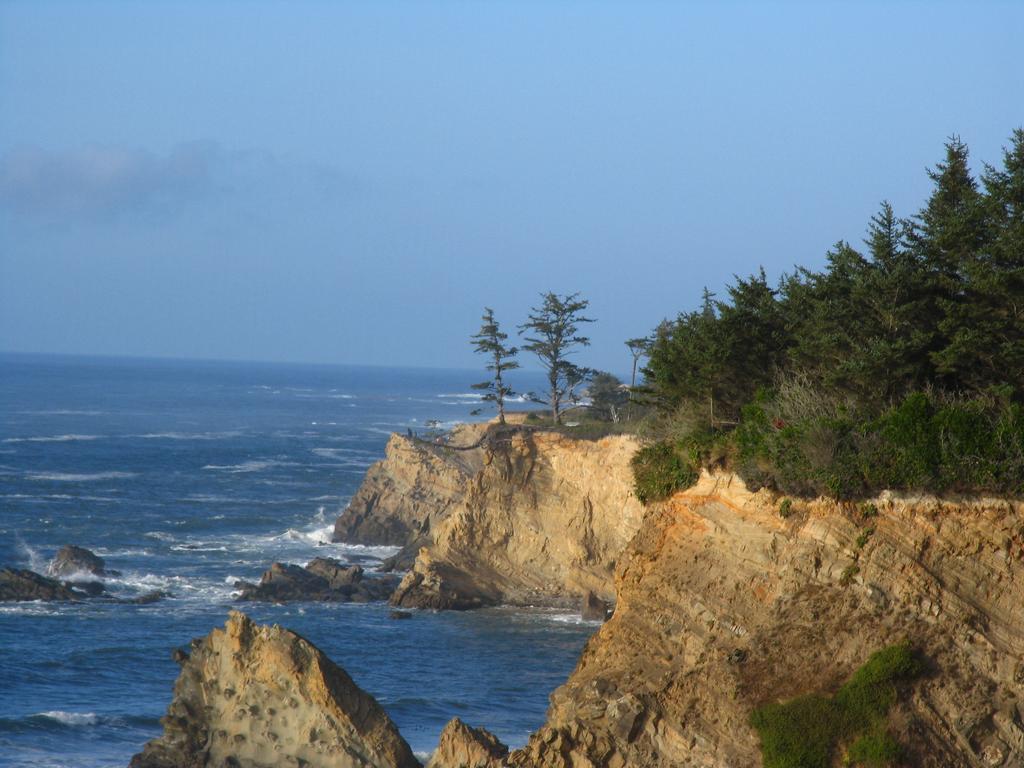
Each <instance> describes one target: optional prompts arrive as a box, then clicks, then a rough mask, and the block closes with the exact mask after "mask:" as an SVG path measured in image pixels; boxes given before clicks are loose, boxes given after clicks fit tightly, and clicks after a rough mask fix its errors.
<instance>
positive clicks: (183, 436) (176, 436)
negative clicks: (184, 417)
mask: <svg viewBox="0 0 1024 768" xmlns="http://www.w3.org/2000/svg"><path fill="white" fill-rule="evenodd" d="M244 434H245V433H244V432H242V431H241V430H238V429H229V430H227V431H225V432H147V433H146V434H143V435H129V437H137V438H140V439H142V440H228V439H230V438H232V437H241V436H242V435H244Z"/></svg>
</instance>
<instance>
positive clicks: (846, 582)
mask: <svg viewBox="0 0 1024 768" xmlns="http://www.w3.org/2000/svg"><path fill="white" fill-rule="evenodd" d="M858 573H860V566H859V565H857V564H856V563H855V564H853V565H848V566H846V567H845V568H844V569H843V572H842V573H841V574H839V583H840V584H841V585H842V586H844V587H848V586H850V585H851V584H852V583H853V580H854V578H856V576H857V574H858Z"/></svg>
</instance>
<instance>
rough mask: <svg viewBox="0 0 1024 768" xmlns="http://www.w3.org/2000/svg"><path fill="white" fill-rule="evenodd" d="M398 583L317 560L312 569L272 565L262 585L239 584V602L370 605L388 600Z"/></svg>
mask: <svg viewBox="0 0 1024 768" xmlns="http://www.w3.org/2000/svg"><path fill="white" fill-rule="evenodd" d="M397 583H398V579H397V578H396V577H393V576H388V577H381V578H373V579H364V578H363V569H362V568H360V567H359V566H357V565H355V566H348V567H345V566H342V565H341V564H340V563H338V561H337V560H332V559H330V558H320V557H318V558H316V559H315V560H313V561H312V562H311V563H310V564H309V567H306V568H303V567H302V566H301V565H293V564H291V563H272V564H271V566H270V568H269V569H268V570H267V571H265V572H264V573H263V576H262V577H261V578H260V582H259V584H252V583H250V582H246V581H239V582H236V584H235V586H236V588H238V589H239V590H240V592H241V594H240V595H239V597H238V599H239V600H247V601H258V602H272V603H288V602H333V603H349V602H356V603H367V602H371V601H373V600H386V599H387V598H388V596H389V595H390V594H391V592H392V591H393V590H394V588H395V586H396V584H397Z"/></svg>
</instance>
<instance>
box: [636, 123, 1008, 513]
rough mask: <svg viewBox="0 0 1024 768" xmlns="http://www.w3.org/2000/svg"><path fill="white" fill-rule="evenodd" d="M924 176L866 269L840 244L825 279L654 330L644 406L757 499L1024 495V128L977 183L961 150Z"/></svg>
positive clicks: (783, 285)
mask: <svg viewBox="0 0 1024 768" xmlns="http://www.w3.org/2000/svg"><path fill="white" fill-rule="evenodd" d="M929 177H930V179H931V181H932V183H933V188H932V192H931V194H930V195H929V197H928V199H927V201H926V202H925V204H924V206H923V207H922V209H921V210H920V211H919V212H918V213H917V214H916V215H914V216H911V217H909V218H906V219H901V218H898V217H897V216H896V214H895V212H894V211H893V209H892V206H891V205H889V204H888V203H883V204H882V206H881V208H880V210H879V212H878V213H877V214H876V215H875V216H873V217H872V219H871V221H870V223H869V226H868V231H867V237H866V240H865V243H866V246H867V250H866V252H865V253H861V252H860V251H858V250H857V249H856V248H855V247H853V246H852V245H850V244H849V243H847V242H842V241H841V242H839V243H837V244H836V245H835V246H834V247H833V248H832V249H831V250H830V251H829V253H828V255H827V257H828V263H827V266H826V268H825V269H824V270H822V271H820V272H815V271H811V270H806V269H798V270H797V271H796V272H795V273H794V274H792V275H787V276H784V277H783V278H782V280H781V281H780V283H779V286H778V288H772V287H771V286H769V285H768V283H767V280H766V279H765V276H764V273H763V271H762V272H761V273H759V274H758V275H754V276H751V277H750V278H747V279H740V278H737V279H736V281H735V284H734V285H732V286H730V287H729V289H728V296H727V297H726V299H725V300H719V299H716V298H715V297H714V294H712V293H710V292H708V291H705V294H704V301H703V304H702V306H701V307H700V308H699V309H697V310H694V311H691V312H684V313H682V314H680V315H679V316H678V317H677V318H676V319H675V320H674V321H668V322H665V323H663V324H662V325H660V326H659V327H658V329H657V330H656V332H655V335H654V338H653V341H652V343H651V345H650V347H649V349H648V362H647V366H646V368H645V369H644V374H645V387H644V389H645V392H646V393H647V394H648V397H649V399H650V400H651V401H652V402H656V403H658V404H659V405H660V407H661V408H662V409H663V411H664V412H665V413H671V414H685V418H686V420H687V429H686V431H687V432H696V431H710V432H711V433H712V434H714V435H716V437H715V444H716V446H717V447H716V450H717V451H718V453H719V454H721V455H723V456H726V457H728V458H730V459H732V460H733V461H734V468H735V469H736V470H737V471H739V472H740V474H741V475H742V476H743V477H744V479H745V480H746V481H747V482H748V483H750V484H751V485H753V486H755V487H757V486H765V485H767V486H773V487H775V488H777V489H778V490H781V491H782V492H784V493H789V494H794V495H804V494H807V495H811V494H829V495H832V496H835V497H839V498H856V497H858V496H863V495H866V494H869V493H872V492H874V491H877V490H880V489H883V488H893V489H903V490H927V491H934V492H941V491H945V490H955V491H973V492H979V491H984V492H998V493H1007V494H1013V495H1018V494H1022V493H1024V411H1022V408H1024V301H1022V300H1021V297H1022V296H1024V129H1018V130H1016V131H1014V132H1013V134H1012V136H1011V139H1010V146H1009V147H1008V148H1007V149H1006V150H1005V151H1004V156H1003V163H1002V167H1001V168H995V167H992V166H985V169H984V172H983V173H982V175H981V183H980V184H979V182H978V181H977V180H976V179H975V178H974V177H973V176H972V175H971V173H970V169H969V163H968V151H967V147H966V146H965V145H964V144H963V143H962V142H961V141H960V140H959V139H957V138H955V137H954V138H952V139H950V141H949V142H948V143H947V145H946V152H945V157H944V159H943V161H942V162H940V163H939V164H938V165H936V167H935V168H934V169H933V170H931V171H929ZM695 416H699V419H695V418H694V417H695ZM723 432H729V433H731V434H729V435H728V436H726V435H723V434H722V433H723Z"/></svg>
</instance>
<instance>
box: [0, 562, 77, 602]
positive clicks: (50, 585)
mask: <svg viewBox="0 0 1024 768" xmlns="http://www.w3.org/2000/svg"><path fill="white" fill-rule="evenodd" d="M83 596H84V595H83V594H81V593H76V592H75V591H74V590H72V588H71V587H70V585H68V584H64V583H62V582H59V581H57V580H55V579H50V578H47V577H46V576H41V575H40V574H38V573H36V572H35V571H29V570H24V569H18V568H3V569H0V602H18V601H26V600H75V599H77V598H79V597H83Z"/></svg>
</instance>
